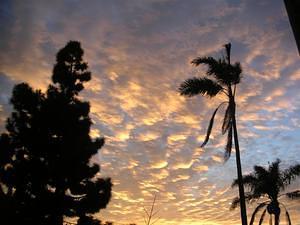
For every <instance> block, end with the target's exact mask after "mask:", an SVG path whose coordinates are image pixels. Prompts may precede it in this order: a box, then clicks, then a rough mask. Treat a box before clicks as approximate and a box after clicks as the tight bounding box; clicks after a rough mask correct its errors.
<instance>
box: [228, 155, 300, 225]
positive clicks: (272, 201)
mask: <svg viewBox="0 0 300 225" xmlns="http://www.w3.org/2000/svg"><path fill="white" fill-rule="evenodd" d="M279 164H280V160H279V159H278V160H277V161H275V162H273V163H272V164H271V165H269V168H268V169H266V168H264V167H261V166H254V172H253V173H250V174H248V175H245V176H243V183H244V185H245V186H246V187H248V188H249V192H246V200H247V202H250V203H251V202H253V201H257V200H261V197H264V198H266V199H267V200H266V199H265V200H264V201H263V202H260V203H259V204H258V206H257V207H256V209H255V210H254V212H253V214H252V217H251V221H250V225H253V223H254V219H255V216H256V214H257V213H258V212H259V211H260V210H263V211H262V214H261V217H260V221H259V224H262V222H263V220H264V217H265V214H266V212H268V213H269V214H270V223H269V224H270V225H272V224H273V223H272V215H274V219H275V225H279V218H280V213H281V208H283V209H284V210H285V215H286V220H287V224H289V225H291V224H292V223H291V219H290V215H289V213H288V211H287V209H286V207H285V205H284V204H283V203H281V202H279V198H280V197H281V196H286V197H288V198H290V199H295V198H300V190H296V191H293V192H289V193H284V194H280V192H281V191H284V190H285V188H286V187H287V186H288V185H289V184H291V182H292V181H293V180H295V179H296V178H297V176H300V164H297V165H294V166H291V167H289V168H288V169H285V170H283V171H281V170H280V168H279ZM237 184H238V181H237V180H234V182H233V184H232V186H233V187H234V186H236V185H237ZM239 202H240V200H239V198H238V197H237V198H235V199H234V200H233V201H232V205H231V209H235V208H236V207H237V206H238V205H239Z"/></svg>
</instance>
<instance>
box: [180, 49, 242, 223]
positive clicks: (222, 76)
mask: <svg viewBox="0 0 300 225" xmlns="http://www.w3.org/2000/svg"><path fill="white" fill-rule="evenodd" d="M225 49H226V57H222V58H219V59H215V58H213V57H198V58H195V59H194V60H192V62H191V63H192V64H193V65H195V66H199V65H200V64H205V65H207V66H208V70H207V72H206V77H200V78H198V77H194V78H190V79H187V80H185V81H184V82H183V83H182V84H181V85H180V87H179V92H180V94H181V95H184V96H188V97H192V96H195V95H198V94H201V95H203V96H208V97H215V96H216V95H218V94H223V95H225V96H226V97H227V99H228V101H226V102H222V103H221V104H220V105H219V106H218V107H217V108H216V109H215V111H214V112H213V114H212V117H211V119H210V122H209V126H208V129H207V134H206V138H205V140H204V142H203V144H202V145H201V147H204V146H205V145H206V144H207V142H208V140H209V136H210V133H211V131H212V127H213V123H214V118H215V115H216V113H217V111H218V109H219V108H220V107H221V106H222V105H225V104H227V109H226V111H225V116H224V120H223V125H222V134H225V133H227V144H226V147H225V155H224V157H225V160H227V159H228V158H229V157H230V154H231V149H232V139H234V145H235V150H236V165H237V177H238V181H239V182H238V184H239V196H240V206H241V219H242V225H247V213H246V204H245V195H244V187H243V183H242V167H241V160H240V149H239V141H238V132H237V127H236V119H235V108H236V104H235V95H236V85H237V84H238V83H239V82H240V79H241V73H242V69H241V65H240V63H239V62H236V63H235V64H231V63H230V49H231V44H230V43H228V44H226V45H225Z"/></svg>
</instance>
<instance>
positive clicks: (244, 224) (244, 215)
mask: <svg viewBox="0 0 300 225" xmlns="http://www.w3.org/2000/svg"><path fill="white" fill-rule="evenodd" d="M225 49H226V54H227V62H228V64H229V65H230V53H231V43H228V44H226V45H225ZM228 92H229V105H230V107H231V112H232V127H233V138H234V146H235V153H236V169H237V176H238V184H239V195H240V209H241V218H242V225H247V224H248V222H247V209H246V200H245V191H244V185H243V175H242V165H241V157H240V146H239V139H238V132H237V127H236V120H235V109H236V104H235V100H234V97H235V94H236V85H234V92H233V93H232V88H231V85H228Z"/></svg>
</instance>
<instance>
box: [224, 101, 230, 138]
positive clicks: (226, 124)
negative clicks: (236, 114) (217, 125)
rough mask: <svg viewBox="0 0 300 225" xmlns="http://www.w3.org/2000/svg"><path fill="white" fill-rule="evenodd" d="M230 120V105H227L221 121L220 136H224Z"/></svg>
mask: <svg viewBox="0 0 300 225" xmlns="http://www.w3.org/2000/svg"><path fill="white" fill-rule="evenodd" d="M231 119H232V113H231V106H230V104H228V106H227V108H226V111H225V115H224V119H223V124H222V134H225V133H226V131H227V130H228V128H229V125H230V121H231Z"/></svg>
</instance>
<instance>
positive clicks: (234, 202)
mask: <svg viewBox="0 0 300 225" xmlns="http://www.w3.org/2000/svg"><path fill="white" fill-rule="evenodd" d="M239 205H240V198H239V197H235V198H234V199H233V200H232V202H231V205H230V210H234V209H236V208H237V207H238V206H239Z"/></svg>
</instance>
